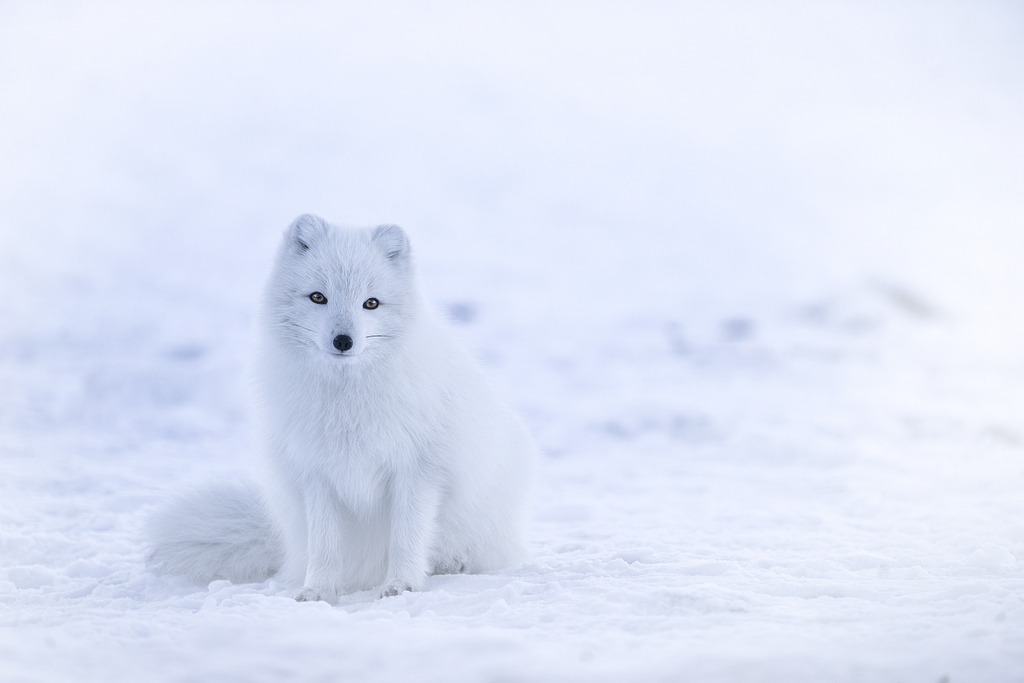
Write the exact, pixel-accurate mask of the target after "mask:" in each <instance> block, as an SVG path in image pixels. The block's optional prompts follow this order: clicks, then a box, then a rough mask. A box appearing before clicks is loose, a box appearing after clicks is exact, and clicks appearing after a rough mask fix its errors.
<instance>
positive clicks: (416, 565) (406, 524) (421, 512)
mask: <svg viewBox="0 0 1024 683" xmlns="http://www.w3.org/2000/svg"><path fill="white" fill-rule="evenodd" d="M439 501H440V489H439V487H438V486H436V485H434V484H431V483H428V482H424V481H422V480H421V479H420V480H415V479H414V480H413V481H407V482H397V483H396V485H395V486H394V487H393V488H392V491H391V501H390V502H391V506H390V507H391V510H390V512H391V536H390V538H389V539H388V572H387V578H386V579H385V581H384V583H383V584H382V585H381V587H380V590H379V591H378V595H379V597H382V598H386V597H389V596H392V595H399V594H401V593H404V592H405V591H412V590H419V589H421V588H423V584H424V582H425V581H426V580H427V574H428V572H429V569H430V567H429V566H428V564H429V562H428V560H429V558H428V557H427V553H428V550H429V548H430V544H431V541H432V540H433V537H434V531H435V529H436V526H437V508H438V503H439Z"/></svg>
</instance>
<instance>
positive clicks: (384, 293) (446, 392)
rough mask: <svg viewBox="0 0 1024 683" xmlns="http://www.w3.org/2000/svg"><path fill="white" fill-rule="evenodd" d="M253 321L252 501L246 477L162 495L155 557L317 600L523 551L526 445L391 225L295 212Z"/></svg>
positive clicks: (411, 585) (182, 568) (529, 451)
mask: <svg viewBox="0 0 1024 683" xmlns="http://www.w3.org/2000/svg"><path fill="white" fill-rule="evenodd" d="M313 292H320V293H321V294H323V296H324V297H326V303H322V304H317V303H314V302H313V301H312V300H311V299H310V295H311V294H312V293H313ZM371 298H373V299H376V300H377V301H379V305H378V306H377V307H376V308H372V304H371V308H367V307H365V306H364V302H366V301H367V300H369V299H371ZM258 326H259V329H258V332H257V335H258V339H257V341H258V344H257V353H256V362H255V378H256V383H257V386H258V397H257V399H258V400H257V403H258V406H259V409H258V414H257V424H258V428H259V430H260V432H261V437H262V442H263V444H264V455H265V460H266V465H267V468H266V469H267V477H266V487H265V490H266V493H267V498H266V500H267V503H266V507H264V504H263V502H262V499H261V498H260V497H259V492H258V491H255V490H246V491H242V492H239V491H234V492H233V493H229V494H225V493H224V492H223V491H221V492H213V494H212V495H211V492H209V491H208V492H206V493H197V494H194V495H193V496H192V497H191V498H186V499H183V500H181V501H179V502H178V503H177V504H176V505H175V506H174V507H173V508H171V510H170V511H169V512H165V513H164V514H163V515H162V516H161V517H158V518H157V519H156V520H155V522H154V524H153V530H154V531H153V541H154V553H153V558H154V560H155V561H156V563H157V564H159V565H161V566H163V567H164V568H166V569H168V570H170V571H175V572H177V573H183V574H186V575H188V576H191V577H192V578H194V579H197V580H199V581H208V580H210V579H211V578H229V579H231V580H258V579H262V578H265V577H267V576H270V575H272V574H276V575H278V576H279V577H281V578H282V579H284V580H285V581H286V582H288V583H290V584H292V585H293V586H295V588H296V589H297V592H296V593H295V597H296V598H297V599H299V600H327V601H334V600H336V598H337V596H338V595H339V594H341V593H348V592H352V591H356V590H362V589H370V588H375V589H376V590H377V591H378V593H379V594H380V595H382V596H383V595H394V594H397V593H400V592H402V591H405V590H410V589H411V590H417V589H420V588H421V587H422V586H423V584H424V581H425V580H426V577H427V576H428V575H429V574H431V573H451V572H480V571H486V570H490V569H497V568H501V567H506V566H509V565H511V564H514V563H515V562H517V561H519V560H520V559H521V558H523V556H524V547H523V538H522V535H523V523H524V512H525V511H524V505H525V498H526V493H527V488H528V482H529V478H530V473H531V469H532V463H533V459H534V447H533V445H532V442H531V440H530V438H529V436H528V435H527V433H526V430H525V428H524V427H523V425H522V424H521V422H520V421H519V420H518V419H517V418H516V417H515V415H513V414H512V413H511V411H510V410H509V409H508V408H506V407H505V406H504V405H503V404H502V403H501V401H500V400H499V399H498V398H497V397H496V395H495V394H494V392H493V391H492V389H491V388H490V387H489V386H488V384H487V382H486V381H485V379H484V377H483V376H482V374H481V372H480V371H479V369H478V368H477V367H476V365H475V363H474V362H473V361H472V360H471V359H470V358H469V356H468V355H467V354H466V353H465V352H464V351H463V350H462V349H461V348H460V347H459V345H458V344H457V343H455V341H454V340H453V339H452V337H451V336H450V334H449V333H448V332H447V331H446V329H445V328H444V326H443V325H442V324H441V323H440V322H438V321H437V320H436V319H435V318H434V317H433V316H432V315H430V313H429V311H428V310H427V308H426V306H425V305H424V304H423V301H422V300H421V299H420V295H419V292H418V288H417V286H416V277H415V273H414V268H413V263H412V256H411V252H410V248H409V242H408V239H407V237H406V235H405V233H404V232H403V231H402V230H401V229H400V228H398V227H397V226H380V227H377V228H372V229H366V230H350V229H341V228H337V227H334V226H331V225H328V224H327V223H325V222H324V221H323V220H322V219H320V218H318V217H316V216H308V215H307V216H301V217H300V218H298V219H297V220H296V221H295V222H294V223H293V224H292V226H291V227H290V228H289V229H288V231H287V232H286V234H285V238H284V241H283V243H282V245H281V247H280V250H279V252H278V255H277V261H276V263H275V266H274V269H273V272H272V274H271V276H270V280H269V282H268V284H267V288H266V291H265V293H264V296H263V301H262V305H261V309H260V314H259V322H258ZM340 335H346V336H348V337H349V338H351V340H352V346H351V348H348V349H345V350H339V348H338V347H336V346H335V340H336V338H338V337H339V336H340ZM341 346H342V347H343V346H344V344H342V345H341ZM236 515H240V516H241V518H242V519H241V520H237V521H235V517H236ZM197 528H198V529H202V530H201V531H198V530H196V529H197Z"/></svg>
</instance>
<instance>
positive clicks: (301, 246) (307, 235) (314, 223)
mask: <svg viewBox="0 0 1024 683" xmlns="http://www.w3.org/2000/svg"><path fill="white" fill-rule="evenodd" d="M325 230H327V222H326V221H324V219H323V218H320V216H314V215H313V214H311V213H304V214H302V215H301V216H299V217H298V218H296V219H295V220H294V221H292V224H291V225H289V226H288V230H287V231H286V232H285V234H284V238H285V241H287V242H288V243H289V244H290V245H291V246H292V247H293V248H294V249H295V250H296V251H300V252H302V251H306V250H308V249H309V245H310V244H312V243H314V242H316V240H317V238H319V237H320V235H322V234H323V233H324V231H325Z"/></svg>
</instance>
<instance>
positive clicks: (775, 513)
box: [0, 1, 1024, 683]
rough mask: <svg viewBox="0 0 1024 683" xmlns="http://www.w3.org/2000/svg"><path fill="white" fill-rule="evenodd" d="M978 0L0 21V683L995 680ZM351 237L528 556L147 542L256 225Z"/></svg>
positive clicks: (993, 483)
mask: <svg viewBox="0 0 1024 683" xmlns="http://www.w3.org/2000/svg"><path fill="white" fill-rule="evenodd" d="M1022 188H1024V10H1022V8H1021V5H1020V4H1019V3H1012V2H1007V3H1005V4H1001V3H995V2H982V1H976V2H965V3H961V4H951V3H943V2H940V3H935V2H920V3H906V4H894V3H865V2H851V3H814V2H808V3H783V2H780V3H757V4H748V3H734V2H714V3H710V2H708V3H693V4H683V3H653V2H652V3H621V4H606V3H581V4H562V3H536V4H531V3H515V4H508V5H496V4H487V6H486V8H485V7H484V4H483V3H481V4H477V5H465V6H462V5H449V4H434V3H427V2H421V3H410V4H405V5H390V4H385V3H366V4H360V5H356V4H351V5H349V4H344V5H342V4H336V3H324V4H320V3H316V2H301V3H287V6H286V4H285V3H281V4H274V3H269V2H250V3H244V4H243V3H240V4H231V3H216V4H211V3H187V2H177V3H168V4H166V5H157V4H152V3H124V4H98V3H4V4H2V5H0V680H2V681H4V683H8V682H13V681H133V682H134V681H284V680H297V681H324V682H327V681H348V680H351V681H537V680H550V681H679V680H690V681H824V680H828V681H872V682H874V681H923V682H928V683H938V682H939V681H950V682H952V683H960V682H961V681H985V682H993V681H1024V314H1022V313H1024V312H1022V303H1021V302H1022V296H1024V190H1022ZM303 212H316V213H319V214H321V215H323V216H324V217H326V218H327V219H329V220H332V221H336V222H342V223H349V224H375V223H383V222H394V223H399V224H401V225H402V226H404V227H405V228H406V229H407V230H408V231H409V233H410V234H411V236H412V239H413V246H414V249H415V253H416V256H417V259H418V263H419V269H420V273H421V275H422V279H423V283H424V288H425V290H426V292H427V295H428V297H429V298H430V300H431V301H432V302H434V304H435V305H436V306H437V307H438V309H439V310H440V311H442V313H444V314H445V315H447V316H448V317H449V319H451V320H452V323H453V325H454V326H455V327H456V329H457V331H458V333H459V334H460V335H461V337H462V338H463V340H464V341H465V344H466V345H467V347H468V348H470V349H471V350H472V351H473V353H474V354H475V355H476V357H477V358H478V359H479V360H480V362H481V363H482V364H483V365H484V367H485V369H486V370H487V372H488V374H489V375H490V376H491V377H492V378H493V379H494V381H495V383H496V384H497V386H498V387H499V388H500V390H501V392H502V393H503V394H504V395H505V396H506V398H507V399H508V400H509V402H510V403H511V404H512V405H513V406H514V407H515V408H516V410H517V411H518V412H520V414H522V415H523V416H524V418H525V419H526V420H527V422H528V424H529V425H530V428H531V429H532V431H533V433H534V434H535V435H536V438H537V440H538V442H539V444H540V446H541V448H542V450H543V451H544V453H545V456H544V460H543V463H542V465H541V468H540V479H539V482H538V486H537V492H536V501H535V504H534V522H533V524H532V527H531V532H530V538H531V550H532V553H533V558H532V560H531V561H530V562H529V563H528V564H525V565H523V566H519V567H514V568H511V569H508V570H506V571H502V572H496V573H493V574H488V575H480V576H446V577H435V578H432V579H431V580H430V582H429V584H428V587H427V590H425V591H424V592H421V593H415V594H409V593H406V594H404V595H401V596H398V597H394V598H389V599H385V600H380V601H373V600H372V599H371V596H369V595H368V594H366V595H353V596H349V597H348V598H347V599H345V600H344V601H343V603H342V604H341V605H339V606H337V607H333V608H332V607H330V606H328V605H325V604H322V603H318V604H307V603H296V602H294V601H293V600H291V599H290V598H288V597H287V594H286V593H284V592H283V591H282V587H281V586H280V585H278V584H276V583H275V582H273V581H271V582H268V583H266V584H260V585H243V586H235V585H231V584H229V583H227V582H215V583H213V584H211V585H210V586H208V587H196V586H190V585H188V584H186V583H184V582H182V581H180V580H178V579H173V578H168V577H161V576H156V575H154V574H152V573H151V572H150V571H148V570H147V568H146V566H145V563H144V554H145V549H144V547H143V543H142V538H141V528H142V525H143V523H144V520H145V518H146V516H147V514H148V513H149V512H150V511H151V510H152V509H154V508H155V507H156V506H157V505H159V504H160V502H161V501H162V500H164V499H165V497H166V496H167V495H170V494H172V493H173V492H174V491H176V490H180V489H181V488H182V487H184V486H187V485H188V484H189V483H191V482H200V481H205V480H208V479H211V478H224V477H235V476H239V475H241V474H243V473H244V472H245V471H246V468H247V467H249V465H250V464H251V461H252V453H253V446H252V443H251V436H250V430H249V425H248V422H247V419H248V418H247V409H246V401H247V390H246V382H245V379H244V377H245V376H244V367H245V362H246V356H247V353H248V349H249V346H250V338H249V335H250V327H251V322H252V316H253V309H254V304H255V302H256V299H257V296H258V290H259V288H260V287H261V285H262V281H263V278H264V277H265V275H266V273H267V271H268V268H269V263H270V259H271V256H272V253H273V249H274V247H275V245H276V242H277V240H278V239H279V237H280V234H281V232H282V231H283V229H284V228H285V227H286V225H287V224H288V223H289V222H290V221H291V220H292V219H293V218H294V217H295V216H296V215H298V214H300V213H303Z"/></svg>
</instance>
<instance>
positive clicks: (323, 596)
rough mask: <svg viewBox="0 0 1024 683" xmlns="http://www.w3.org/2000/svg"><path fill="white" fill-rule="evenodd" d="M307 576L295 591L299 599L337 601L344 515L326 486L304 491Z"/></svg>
mask: <svg viewBox="0 0 1024 683" xmlns="http://www.w3.org/2000/svg"><path fill="white" fill-rule="evenodd" d="M304 498H305V500H304V503H305V512H306V533H307V540H306V578H305V580H304V581H303V585H302V588H301V589H299V591H298V592H296V593H295V599H296V600H298V601H299V602H313V601H316V600H323V601H324V602H328V603H330V604H332V605H333V604H336V603H337V602H338V580H337V579H338V577H339V576H340V575H341V570H342V562H343V561H344V557H343V552H342V540H343V539H342V533H343V531H342V516H343V512H342V509H341V506H340V503H339V501H338V498H337V496H336V495H335V494H334V492H333V491H330V490H328V489H327V488H325V487H323V486H310V487H309V488H307V489H306V491H305V496H304Z"/></svg>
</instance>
